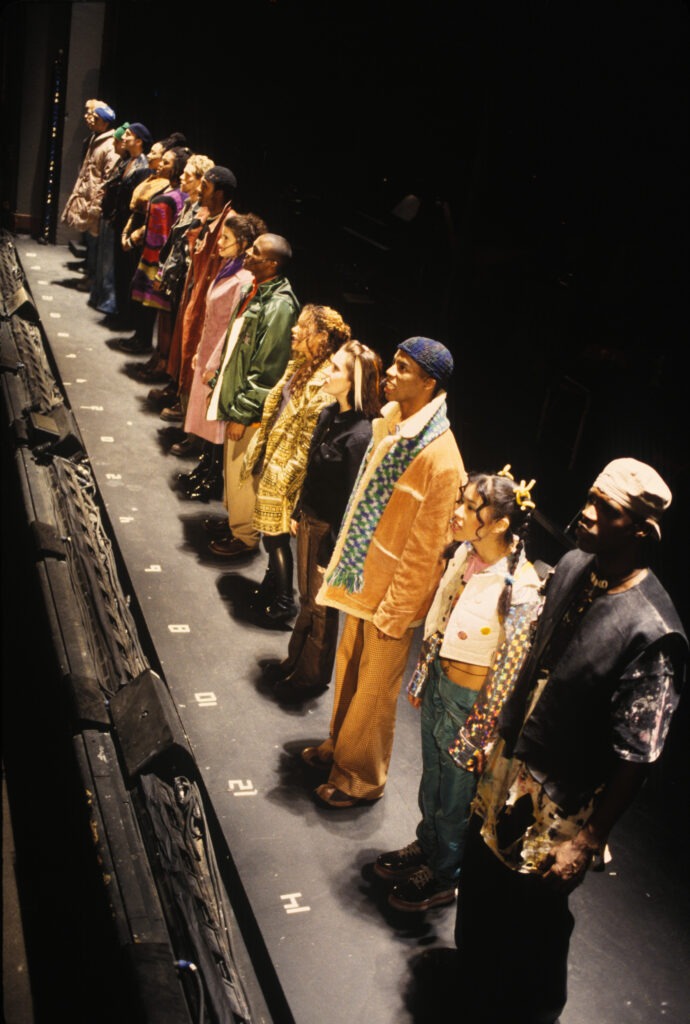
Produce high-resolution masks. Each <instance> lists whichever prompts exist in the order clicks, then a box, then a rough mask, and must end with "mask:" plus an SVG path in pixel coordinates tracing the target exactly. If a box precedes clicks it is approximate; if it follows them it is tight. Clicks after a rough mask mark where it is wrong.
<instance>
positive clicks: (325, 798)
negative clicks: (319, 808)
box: [314, 782, 360, 808]
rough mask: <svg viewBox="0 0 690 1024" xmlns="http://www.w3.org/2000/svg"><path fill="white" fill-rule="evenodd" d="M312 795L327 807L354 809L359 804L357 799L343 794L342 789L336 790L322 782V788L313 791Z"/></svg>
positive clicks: (327, 783)
mask: <svg viewBox="0 0 690 1024" xmlns="http://www.w3.org/2000/svg"><path fill="white" fill-rule="evenodd" d="M314 794H315V795H316V796H317V797H318V799H319V800H320V801H321V802H322V803H324V804H326V806H327V807H337V808H341V807H356V806H357V804H358V803H360V800H359V798H358V797H356V796H350V794H349V793H343V791H342V789H336V787H335V786H332V785H331V783H330V782H324V784H323V785H322V786H319V787H318V788H317V789H315V790H314Z"/></svg>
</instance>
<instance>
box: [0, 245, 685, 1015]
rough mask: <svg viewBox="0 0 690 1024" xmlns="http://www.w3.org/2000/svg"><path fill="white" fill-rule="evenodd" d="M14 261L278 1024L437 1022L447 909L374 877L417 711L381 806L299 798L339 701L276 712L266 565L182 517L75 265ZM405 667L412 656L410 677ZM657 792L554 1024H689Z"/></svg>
mask: <svg viewBox="0 0 690 1024" xmlns="http://www.w3.org/2000/svg"><path fill="white" fill-rule="evenodd" d="M16 245H17V250H18V253H19V258H20V261H21V264H22V267H23V270H24V272H25V274H26V277H27V279H28V282H29V284H30V287H31V291H32V294H33V298H34V301H35V303H36V306H37V308H38V311H39V313H40V317H41V322H42V326H43V328H44V330H45V333H46V336H47V340H48V343H49V346H50V352H51V353H52V359H53V360H54V365H55V367H56V369H57V373H58V376H59V384H60V386H61V387H62V388H63V389H64V393H65V395H66V398H67V401H68V402H69V404H70V406H71V409H72V412H73V414H74V416H75V418H76V421H77V423H78V426H79V431H80V433H81V436H82V438H83V439H84V442H85V446H86V450H87V452H88V457H89V461H90V463H91V467H92V470H93V474H94V476H95V479H96V482H97V485H98V489H99V492H100V495H101V497H102V502H103V506H104V509H105V513H106V517H107V523H108V530H109V532H110V535H111V539H112V541H113V543H114V545H115V546H116V548H117V550H118V551H119V554H120V556H121V559H122V562H123V565H124V566H125V567H126V573H127V577H128V581H127V586H128V587H131V592H132V593H133V595H134V597H135V600H136V605H137V607H138V609H140V612H141V622H142V633H143V635H144V643H145V645H146V646H147V647H150V654H151V661H152V664H154V663H155V664H157V665H158V666H160V672H161V674H162V676H163V678H164V680H165V683H166V684H167V687H168V689H169V691H170V693H171V695H172V697H173V699H174V702H175V704H176V706H177V708H178V710H179V714H180V717H181V719H182V722H183V724H184V728H185V731H186V733H187V736H188V737H189V740H190V743H191V745H192V748H193V752H194V756H195V759H196V762H197V765H198V767H199V772H200V775H201V777H202V779H203V786H204V788H205V790H206V792H207V794H208V796H209V799H210V801H211V802H212V804H213V808H214V813H215V815H216V817H217V820H218V822H219V824H220V828H221V830H222V835H223V840H224V842H225V844H226V847H227V851H226V852H227V854H228V855H229V856H230V857H231V858H232V861H233V863H234V865H235V867H236V869H237V872H238V875H239V879H240V880H241V885H242V888H243V890H244V894H245V895H246V898H247V901H248V903H249V905H250V907H251V911H252V914H253V916H254V919H255V922H256V925H257V928H258V932H259V933H260V935H261V939H262V942H263V945H264V946H265V950H266V952H267V954H268V956H269V958H270V961H271V962H272V965H273V969H274V971H275V974H276V977H277V979H278V982H279V985H280V987H281V989H282V992H283V994H284V998H285V1002H286V1004H287V1006H288V1007H289V1012H290V1015H291V1016H290V1020H294V1021H295V1022H296V1024H345V1022H348V1024H350V1022H351V1021H367V1022H368V1024H405V1022H410V1024H412V1022H415V1021H419V1020H422V1019H430V1020H431V1019H436V1020H441V1019H444V1014H443V1011H442V1010H441V1009H440V1008H438V1009H437V1010H434V1011H431V1010H430V1008H427V1010H426V1011H422V1010H420V1009H419V1008H418V1007H416V1006H415V1004H416V1003H417V999H416V997H415V993H414V984H413V979H412V973H411V965H412V963H413V961H414V959H415V958H416V957H417V956H418V955H419V954H420V953H421V952H422V951H423V950H425V949H428V948H430V947H433V946H448V945H452V934H453V922H454V909H453V908H452V907H451V908H443V909H439V910H435V911H432V912H428V913H426V914H404V913H401V912H397V911H395V910H393V909H392V908H390V907H389V906H388V904H387V902H386V899H385V895H386V887H385V885H384V884H383V883H382V882H380V881H379V880H377V879H376V877H375V876H374V875H373V872H372V864H373V861H374V859H375V857H376V856H377V854H378V853H379V852H381V851H383V850H388V849H393V848H396V847H398V846H402V845H404V844H406V843H407V842H409V841H411V840H412V839H413V838H414V834H415V826H416V823H417V806H416V795H417V787H418V782H419V770H420V744H419V713H418V712H417V711H415V710H414V709H413V708H412V707H411V706H410V705H409V703H408V702H407V700H406V698H405V695H404V692H403V693H402V694H401V696H400V700H399V706H398V722H397V732H396V739H395V746H394V752H393V759H392V763H391V768H390V778H389V782H388V785H387V788H386V793H385V795H384V797H383V799H381V800H380V801H378V802H377V803H376V804H374V805H371V806H365V807H357V808H354V809H350V810H346V811H330V810H328V809H324V808H322V807H320V806H318V805H317V803H316V802H315V800H314V798H313V796H312V791H313V789H314V787H315V785H317V784H318V782H319V781H322V780H321V779H320V778H318V777H315V773H314V772H312V771H310V770H309V769H308V768H306V766H304V765H303V764H302V763H301V761H300V759H299V756H298V755H299V751H300V749H301V748H302V747H303V746H306V745H308V744H310V743H313V742H315V741H318V740H320V739H322V738H323V737H325V736H326V735H327V732H328V724H329V718H330V711H331V700H332V691H331V690H330V689H329V690H327V691H326V692H325V693H324V694H323V695H321V696H320V697H318V698H316V699H313V700H310V701H308V702H307V703H306V704H304V705H302V706H289V705H281V704H279V703H277V702H276V701H275V699H274V698H273V697H272V695H271V693H270V691H267V690H266V689H265V688H264V687H262V685H261V683H260V674H259V661H260V660H261V659H263V658H267V657H280V656H282V654H283V652H284V651H285V648H286V646H287V639H288V634H287V633H286V632H284V631H269V630H266V629H263V628H261V627H259V626H257V625H255V624H252V623H251V622H248V621H247V620H246V619H245V618H244V616H243V595H244V594H245V593H246V588H247V587H248V586H249V584H250V583H251V582H253V581H258V580H260V579H261V577H262V576H263V572H264V568H265V556H264V555H263V554H259V555H257V556H254V557H252V558H250V559H249V560H247V561H245V562H244V563H238V564H234V563H233V564H229V563H227V562H222V561H219V560H217V559H216V558H215V557H214V556H213V555H212V554H211V553H210V552H209V551H208V541H209V537H208V534H207V533H206V532H205V530H204V529H203V526H202V522H203V520H204V519H205V518H206V517H207V516H209V515H212V514H216V513H217V514H220V513H222V511H223V508H222V505H221V503H220V502H211V503H209V504H200V503H196V502H191V501H189V500H188V499H186V498H184V497H182V496H181V494H180V492H179V491H178V490H177V489H176V487H175V479H176V476H177V474H178V473H180V472H187V471H189V470H190V469H191V468H192V467H193V465H194V462H193V460H192V459H188V458H186V459H180V458H175V457H174V456H172V455H171V454H169V451H168V448H169V444H170V441H171V439H172V438H174V437H175V436H176V434H177V425H173V426H172V427H171V425H170V424H168V423H165V422H164V421H163V420H161V419H160V417H159V414H158V411H157V410H156V409H154V408H153V407H151V406H150V404H149V403H147V400H146V395H147V393H148V391H149V386H148V385H145V384H141V383H137V382H136V381H135V380H133V379H132V378H131V377H130V376H128V375H127V373H126V372H125V369H124V368H125V364H126V363H127V362H131V361H132V360H133V357H128V356H125V355H123V354H122V353H121V352H119V351H117V350H114V349H112V348H110V347H108V344H107V342H108V341H109V340H112V339H113V338H115V337H118V335H117V334H115V333H113V332H112V331H110V330H108V329H107V328H106V327H104V326H103V325H102V324H101V322H100V321H101V319H102V318H101V314H99V313H97V312H95V311H93V310H92V309H90V308H89V307H88V306H87V304H86V298H87V296H86V295H85V294H84V293H82V292H79V291H77V290H76V289H75V285H76V284H77V282H78V281H79V280H80V278H79V277H78V275H77V274H76V273H75V272H74V271H73V270H70V269H69V267H68V264H70V263H72V262H73V256H72V255H71V253H70V251H69V249H68V248H67V247H61V246H49V245H48V246H41V245H37V244H36V242H34V241H33V240H30V239H28V238H26V237H19V238H17V239H16ZM139 358H140V361H142V362H143V361H145V358H144V357H139ZM415 652H416V645H415V647H414V648H413V652H412V655H411V661H412V659H413V658H414V655H415ZM658 793H659V786H656V787H655V786H652V787H649V789H648V791H647V792H646V793H643V795H642V796H641V797H640V798H639V799H638V802H637V803H636V804H635V806H634V807H633V808H632V809H631V810H630V811H629V812H628V814H627V815H626V817H625V818H624V819H623V821H622V822H621V823H620V825H619V827H618V829H617V831H616V832H615V833H614V835H613V837H612V841H611V849H612V853H613V860H612V861H611V863H610V864H608V865H607V868H606V870H605V871H604V872H602V873H600V874H593V875H592V876H591V877H590V878H588V880H587V882H586V884H585V885H584V886H583V887H582V888H581V889H579V890H578V891H577V892H576V893H575V894H574V896H573V898H572V906H573V910H574V913H575V916H576V922H577V923H576V927H575V932H574V937H573V941H572V952H571V959H570V998H569V1002H568V1006H567V1008H566V1010H565V1012H564V1014H563V1016H562V1024H592V1022H594V1021H596V1022H597V1024H652V1022H654V1021H660V1022H661V1021H663V1022H665V1024H685V1022H686V1021H687V1018H688V1008H689V1006H690V980H689V979H690V972H689V971H688V966H689V953H690V937H689V935H688V921H689V920H690V915H689V914H688V909H689V906H688V904H689V900H688V888H687V871H686V867H685V858H684V856H682V854H684V852H685V850H684V847H683V850H682V854H681V850H680V849H678V847H679V846H680V845H681V844H680V843H678V842H676V838H677V835H678V832H677V828H676V826H675V825H674V823H673V821H669V820H668V816H667V815H665V814H663V813H662V811H661V809H660V808H659V801H658V799H656V798H657V797H658ZM224 852H225V851H221V855H223V853H224ZM681 856H682V863H681ZM519 941H520V940H519V936H516V942H519ZM250 952H251V947H250ZM499 981H500V980H499V979H497V982H499ZM461 1002H462V996H461V993H458V1007H461ZM425 1014H426V1016H425ZM458 1016H461V1010H460V1009H458ZM278 1024H289V1020H286V1021H278Z"/></svg>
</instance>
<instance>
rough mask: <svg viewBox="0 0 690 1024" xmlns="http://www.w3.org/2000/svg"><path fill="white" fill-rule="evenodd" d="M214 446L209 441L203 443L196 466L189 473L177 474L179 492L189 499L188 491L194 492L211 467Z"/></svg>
mask: <svg viewBox="0 0 690 1024" xmlns="http://www.w3.org/2000/svg"><path fill="white" fill-rule="evenodd" d="M215 447H216V446H215V445H212V444H211V443H210V442H209V441H204V446H203V448H202V451H201V455H200V456H199V458H198V459H197V463H196V466H195V467H194V469H193V470H192V471H191V472H190V473H179V474H178V477H177V483H178V486H179V488H180V490H181V491H184V493H185V494H186V495H187V496H188V497H189V493H190V491H193V490H195V489H196V488H197V487H198V486H199V484H200V483H201V482H202V481H203V480H204V479H205V477H206V474H207V473H208V471H209V469H210V467H211V460H212V458H213V454H214V453H213V449H214V448H215Z"/></svg>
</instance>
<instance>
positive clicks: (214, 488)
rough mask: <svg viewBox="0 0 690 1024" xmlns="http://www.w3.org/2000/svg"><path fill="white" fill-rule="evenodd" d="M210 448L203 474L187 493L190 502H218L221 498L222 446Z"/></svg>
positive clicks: (216, 445)
mask: <svg viewBox="0 0 690 1024" xmlns="http://www.w3.org/2000/svg"><path fill="white" fill-rule="evenodd" d="M210 448H211V455H210V457H209V461H208V465H207V467H206V471H205V473H204V474H203V476H202V478H201V479H200V480H199V481H198V483H196V484H195V485H194V486H193V487H192V488H191V490H188V491H187V497H188V498H189V499H190V500H191V501H204V502H207V501H220V499H221V498H222V497H223V445H222V444H212V445H210Z"/></svg>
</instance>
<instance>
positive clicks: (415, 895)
mask: <svg viewBox="0 0 690 1024" xmlns="http://www.w3.org/2000/svg"><path fill="white" fill-rule="evenodd" d="M455 892H456V890H455V886H453V887H452V888H449V887H448V883H447V882H441V881H439V880H438V879H437V878H435V877H434V873H433V871H432V870H431V868H430V867H428V866H427V865H426V864H423V865H422V866H421V868H417V870H416V871H415V873H414V874H413V875H410V877H409V878H408V879H407V880H406V881H404V882H399V883H398V884H397V885H395V886H393V888H392V890H391V891H390V892H389V894H388V902H389V903H390V905H391V906H392V907H395V909H396V910H429V909H430V908H431V907H444V906H446V905H447V904H448V903H454V902H455Z"/></svg>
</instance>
